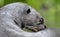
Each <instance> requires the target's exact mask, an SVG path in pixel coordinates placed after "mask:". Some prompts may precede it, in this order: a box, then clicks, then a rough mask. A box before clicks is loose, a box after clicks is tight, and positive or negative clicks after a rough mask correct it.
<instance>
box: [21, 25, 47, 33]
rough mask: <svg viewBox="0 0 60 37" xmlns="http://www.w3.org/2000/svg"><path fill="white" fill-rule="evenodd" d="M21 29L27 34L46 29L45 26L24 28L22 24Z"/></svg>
mask: <svg viewBox="0 0 60 37" xmlns="http://www.w3.org/2000/svg"><path fill="white" fill-rule="evenodd" d="M21 28H22V29H23V30H24V31H27V32H38V31H42V30H45V29H46V26H45V25H44V28H39V27H37V26H35V27H34V26H32V27H31V26H24V24H22V26H21Z"/></svg>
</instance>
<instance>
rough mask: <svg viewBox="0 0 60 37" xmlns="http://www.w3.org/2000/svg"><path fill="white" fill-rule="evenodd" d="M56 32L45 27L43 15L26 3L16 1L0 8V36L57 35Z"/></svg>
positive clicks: (39, 36)
mask: <svg viewBox="0 0 60 37" xmlns="http://www.w3.org/2000/svg"><path fill="white" fill-rule="evenodd" d="M24 28H26V29H29V30H31V31H32V32H26V31H24V30H23V29H24ZM57 32H58V31H54V30H53V29H48V28H46V25H44V19H43V17H42V16H41V15H40V14H39V13H38V12H37V11H36V10H35V9H34V8H32V7H30V6H29V5H27V4H24V3H19V2H17V3H11V4H8V5H6V6H4V7H2V8H0V37H59V36H60V34H59V33H57ZM56 34H57V35H58V36H56Z"/></svg>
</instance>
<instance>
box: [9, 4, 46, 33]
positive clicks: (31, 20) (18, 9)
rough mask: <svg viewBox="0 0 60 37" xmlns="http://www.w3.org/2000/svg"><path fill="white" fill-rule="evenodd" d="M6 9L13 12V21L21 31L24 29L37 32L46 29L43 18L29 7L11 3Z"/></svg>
mask: <svg viewBox="0 0 60 37" xmlns="http://www.w3.org/2000/svg"><path fill="white" fill-rule="evenodd" d="M8 9H9V10H11V9H12V11H13V10H14V12H15V13H13V15H14V16H15V18H16V19H15V20H14V21H15V23H16V24H17V25H18V26H19V27H21V29H23V28H26V29H30V30H32V31H35V32H37V31H40V30H44V29H45V28H46V26H45V25H44V19H43V17H42V16H41V15H40V14H39V13H38V12H37V11H36V10H35V9H33V8H32V7H30V6H29V5H27V4H24V3H13V4H10V5H8ZM14 16H13V17H14Z"/></svg>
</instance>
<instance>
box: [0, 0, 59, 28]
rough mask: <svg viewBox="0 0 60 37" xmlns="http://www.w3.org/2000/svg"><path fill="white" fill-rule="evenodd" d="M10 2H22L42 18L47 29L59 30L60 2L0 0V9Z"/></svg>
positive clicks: (46, 0)
mask: <svg viewBox="0 0 60 37" xmlns="http://www.w3.org/2000/svg"><path fill="white" fill-rule="evenodd" d="M12 2H24V3H27V4H29V5H30V6H32V7H33V8H35V9H36V10H37V11H38V12H40V14H41V15H42V16H43V17H44V19H45V23H46V24H47V25H48V26H49V27H56V28H60V0H0V7H1V6H4V5H6V4H8V3H12Z"/></svg>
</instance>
